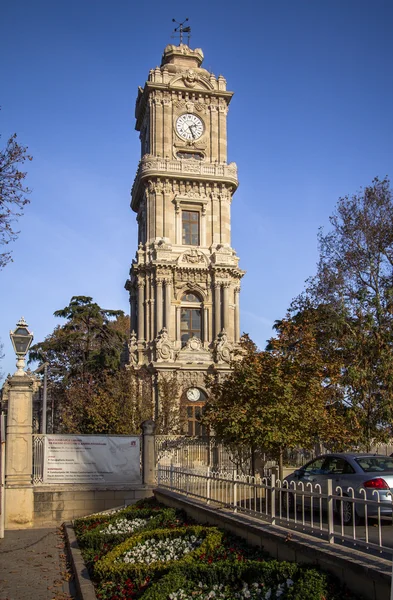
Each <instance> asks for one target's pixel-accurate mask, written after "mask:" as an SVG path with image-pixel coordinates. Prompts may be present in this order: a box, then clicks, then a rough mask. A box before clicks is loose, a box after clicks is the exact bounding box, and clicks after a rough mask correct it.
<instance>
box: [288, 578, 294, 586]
mask: <svg viewBox="0 0 393 600" xmlns="http://www.w3.org/2000/svg"><path fill="white" fill-rule="evenodd" d="M286 584H287V587H291V585H293V581H292V579H287V581H286Z"/></svg>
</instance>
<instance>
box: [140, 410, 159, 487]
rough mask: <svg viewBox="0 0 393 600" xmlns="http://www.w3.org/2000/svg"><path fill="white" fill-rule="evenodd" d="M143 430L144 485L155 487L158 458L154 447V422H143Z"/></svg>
mask: <svg viewBox="0 0 393 600" xmlns="http://www.w3.org/2000/svg"><path fill="white" fill-rule="evenodd" d="M141 429H142V483H144V484H145V485H155V483H156V474H155V470H156V456H155V447H154V431H155V429H156V424H155V422H154V421H150V420H149V421H143V423H142V424H141Z"/></svg>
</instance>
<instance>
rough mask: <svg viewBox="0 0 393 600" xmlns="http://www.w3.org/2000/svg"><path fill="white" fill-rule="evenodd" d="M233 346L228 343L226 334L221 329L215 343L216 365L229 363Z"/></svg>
mask: <svg viewBox="0 0 393 600" xmlns="http://www.w3.org/2000/svg"><path fill="white" fill-rule="evenodd" d="M232 352H233V346H232V344H231V343H230V342H229V341H228V336H227V332H226V331H225V329H223V330H222V331H221V332H220V333H219V334H218V337H217V340H216V343H215V359H216V362H217V363H230V361H231V358H232Z"/></svg>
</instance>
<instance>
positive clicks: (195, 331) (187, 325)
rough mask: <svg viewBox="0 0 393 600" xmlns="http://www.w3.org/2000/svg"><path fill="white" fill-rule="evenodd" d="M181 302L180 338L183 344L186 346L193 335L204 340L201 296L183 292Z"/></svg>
mask: <svg viewBox="0 0 393 600" xmlns="http://www.w3.org/2000/svg"><path fill="white" fill-rule="evenodd" d="M181 302H182V307H181V311H180V338H181V345H182V346H185V345H186V344H187V340H189V339H190V338H192V337H193V336H195V337H197V338H199V339H200V340H202V305H201V300H200V298H198V296H197V295H196V294H194V293H192V292H186V293H185V294H183V296H182V299H181Z"/></svg>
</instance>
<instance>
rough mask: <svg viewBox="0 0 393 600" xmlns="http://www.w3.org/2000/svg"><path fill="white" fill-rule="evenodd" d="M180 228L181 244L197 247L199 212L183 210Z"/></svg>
mask: <svg viewBox="0 0 393 600" xmlns="http://www.w3.org/2000/svg"><path fill="white" fill-rule="evenodd" d="M182 227H183V244H184V245H185V246H199V212H196V211H193V210H183V211H182Z"/></svg>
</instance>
